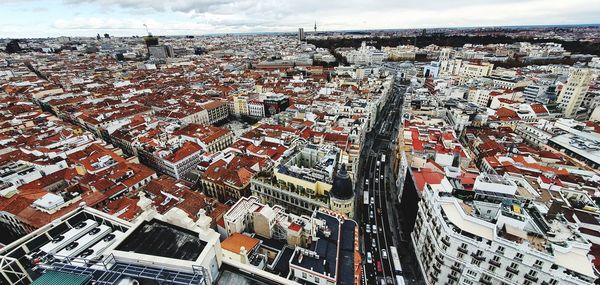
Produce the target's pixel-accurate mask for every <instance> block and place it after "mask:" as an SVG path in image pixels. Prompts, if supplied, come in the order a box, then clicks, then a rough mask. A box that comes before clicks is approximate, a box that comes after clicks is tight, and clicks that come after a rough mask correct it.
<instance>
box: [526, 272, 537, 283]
mask: <svg viewBox="0 0 600 285" xmlns="http://www.w3.org/2000/svg"><path fill="white" fill-rule="evenodd" d="M525 279H527V280H529V281H531V282H533V283H536V282H537V281H538V278H537V277H535V276H533V275H530V274H529V273H527V274H525Z"/></svg>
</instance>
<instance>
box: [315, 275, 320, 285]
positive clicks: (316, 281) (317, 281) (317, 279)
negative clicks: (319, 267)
mask: <svg viewBox="0 0 600 285" xmlns="http://www.w3.org/2000/svg"><path fill="white" fill-rule="evenodd" d="M315 283H317V284H318V283H319V277H317V276H315Z"/></svg>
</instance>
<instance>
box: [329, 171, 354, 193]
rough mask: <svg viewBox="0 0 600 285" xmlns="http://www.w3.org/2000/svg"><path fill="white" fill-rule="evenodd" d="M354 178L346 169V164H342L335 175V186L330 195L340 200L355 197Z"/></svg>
mask: <svg viewBox="0 0 600 285" xmlns="http://www.w3.org/2000/svg"><path fill="white" fill-rule="evenodd" d="M353 188H354V187H353V185H352V180H351V179H350V175H348V172H347V171H346V164H342V165H341V166H340V169H338V172H337V173H336V175H335V177H334V178H333V186H332V187H331V191H330V192H329V195H330V196H331V197H333V198H335V199H339V200H350V199H354V190H353Z"/></svg>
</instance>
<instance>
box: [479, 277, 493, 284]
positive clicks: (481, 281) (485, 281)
mask: <svg viewBox="0 0 600 285" xmlns="http://www.w3.org/2000/svg"><path fill="white" fill-rule="evenodd" d="M479 283H481V284H485V285H492V282H491V281H489V280H485V279H483V278H481V279H479Z"/></svg>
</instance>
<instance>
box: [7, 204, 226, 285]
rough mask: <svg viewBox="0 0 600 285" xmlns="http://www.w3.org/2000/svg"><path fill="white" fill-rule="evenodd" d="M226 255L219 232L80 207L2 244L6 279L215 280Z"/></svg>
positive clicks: (17, 281) (154, 217) (159, 218)
mask: <svg viewBox="0 0 600 285" xmlns="http://www.w3.org/2000/svg"><path fill="white" fill-rule="evenodd" d="M165 237H169V238H168V240H166V239H165ZM221 259H222V253H221V246H220V243H219V235H218V234H217V233H216V232H215V231H213V230H210V229H204V228H200V227H198V226H192V227H187V228H186V227H184V226H182V225H178V224H177V220H176V219H170V218H169V217H168V216H162V215H155V214H149V215H146V216H145V217H143V218H141V219H138V221H136V222H135V223H130V222H127V221H124V220H121V219H118V218H116V217H114V216H111V215H108V214H105V213H103V212H100V211H97V210H94V209H91V208H87V207H79V208H77V209H75V210H73V211H71V212H69V213H67V214H66V215H64V216H62V217H60V218H57V219H56V220H54V221H53V222H52V223H48V224H46V225H45V226H43V227H41V228H39V229H37V230H36V231H34V232H32V233H30V234H28V235H27V236H25V237H23V238H21V239H19V240H18V241H16V242H14V243H11V244H9V245H7V246H6V247H4V248H2V250H0V261H1V266H0V282H2V284H10V285H13V284H15V285H16V284H40V283H41V284H59V283H57V282H59V281H60V282H64V281H66V280H72V279H77V278H78V279H81V280H83V282H82V283H69V284H89V283H86V282H92V283H94V284H124V283H123V282H126V281H129V282H134V280H135V281H136V282H138V284H147V283H149V284H156V283H159V284H160V283H168V284H189V283H192V284H213V283H215V282H216V280H217V277H218V275H219V267H220V266H221ZM37 280H39V281H37ZM43 282H46V283H43ZM115 282H116V283H115ZM119 282H121V283H119Z"/></svg>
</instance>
